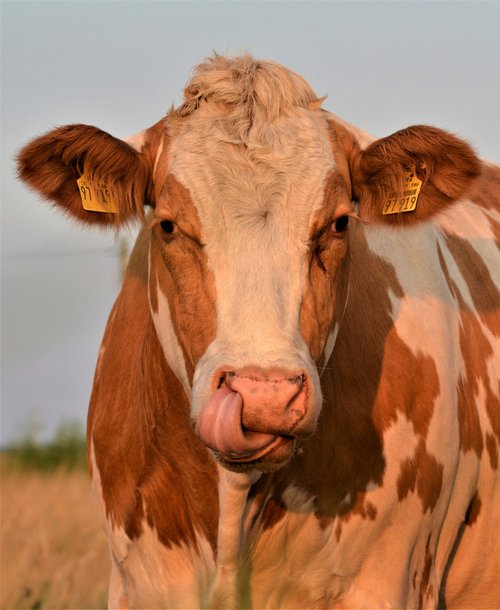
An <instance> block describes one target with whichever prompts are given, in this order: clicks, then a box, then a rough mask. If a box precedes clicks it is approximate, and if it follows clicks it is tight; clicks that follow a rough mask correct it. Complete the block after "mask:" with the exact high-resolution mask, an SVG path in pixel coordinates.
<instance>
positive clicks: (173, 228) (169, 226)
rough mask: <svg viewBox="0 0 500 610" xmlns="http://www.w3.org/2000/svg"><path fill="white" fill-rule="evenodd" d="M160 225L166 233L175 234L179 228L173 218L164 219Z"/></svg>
mask: <svg viewBox="0 0 500 610" xmlns="http://www.w3.org/2000/svg"><path fill="white" fill-rule="evenodd" d="M160 227H161V230H162V231H163V232H164V233H165V234H166V235H174V233H177V231H178V230H179V229H178V228H177V225H176V224H175V222H172V221H171V220H162V221H161V222H160Z"/></svg>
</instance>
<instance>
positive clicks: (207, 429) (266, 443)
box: [195, 368, 315, 470]
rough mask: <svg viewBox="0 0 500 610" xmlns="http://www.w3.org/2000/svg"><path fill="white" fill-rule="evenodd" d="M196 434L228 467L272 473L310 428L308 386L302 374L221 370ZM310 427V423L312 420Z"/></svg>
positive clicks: (287, 457) (276, 370)
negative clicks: (247, 468) (297, 439)
mask: <svg viewBox="0 0 500 610" xmlns="http://www.w3.org/2000/svg"><path fill="white" fill-rule="evenodd" d="M218 386H219V387H218V388H217V389H216V390H215V391H214V392H213V393H212V395H211V396H210V397H209V398H208V400H207V402H206V403H205V404H204V405H203V407H202V409H201V411H200V413H199V415H198V418H197V421H196V426H195V430H196V433H197V434H198V435H199V437H200V438H201V440H202V441H203V442H204V444H205V445H206V446H207V447H209V448H210V449H212V450H213V451H214V452H215V453H216V455H217V456H218V458H219V459H221V460H222V461H223V462H225V463H227V464H228V465H230V466H235V467H236V466H240V469H243V468H242V467H244V466H245V465H246V466H248V465H251V466H252V467H254V468H258V469H260V470H274V469H276V468H278V467H280V466H282V465H283V464H284V463H285V462H287V461H288V460H289V459H290V457H291V456H292V455H293V452H294V448H295V441H296V437H297V436H306V435H307V434H308V433H309V432H311V431H312V430H310V428H311V425H310V424H311V422H310V420H311V417H308V415H309V410H310V405H309V402H310V401H309V394H310V390H309V382H308V379H307V377H306V375H304V374H303V373H300V372H288V371H283V370H279V369H275V370H269V371H262V370H259V369H254V368H245V369H242V370H240V371H237V372H234V371H221V372H220V373H219V375H218ZM314 423H315V422H314Z"/></svg>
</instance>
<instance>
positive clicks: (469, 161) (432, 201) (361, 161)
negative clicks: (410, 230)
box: [351, 125, 481, 225]
mask: <svg viewBox="0 0 500 610" xmlns="http://www.w3.org/2000/svg"><path fill="white" fill-rule="evenodd" d="M412 168H415V170H416V173H417V176H418V178H420V180H422V183H423V184H422V188H421V191H420V195H419V197H418V201H417V207H416V209H415V210H414V211H412V212H400V213H397V214H389V215H383V213H382V211H383V209H384V206H385V205H386V204H387V202H388V201H389V199H390V198H391V197H393V196H395V195H398V194H401V193H403V191H404V184H405V177H406V175H407V174H408V171H409V170H411V169H412ZM480 168H481V163H480V161H479V159H478V157H477V156H476V154H475V153H474V151H473V150H472V148H471V147H470V146H469V145H468V144H467V143H466V142H464V141H463V140H460V139H459V138H457V137H455V136H453V135H452V134H450V133H448V132H446V131H443V130H442V129H437V128H436V127H427V126H424V125H415V126H413V127H408V128H407V129H403V130H401V131H398V132H396V133H394V134H392V135H390V136H388V137H386V138H381V139H380V140H377V141H375V142H373V143H372V144H370V145H369V146H368V148H366V149H365V150H360V151H358V154H357V155H356V156H355V158H354V159H353V162H352V165H351V172H352V180H353V192H354V197H355V198H356V199H357V200H358V201H359V204H360V216H361V217H362V218H366V219H368V220H373V221H377V222H387V223H391V224H400V225H401V224H407V223H412V222H414V221H422V220H427V219H429V218H430V217H431V216H433V215H434V214H436V213H437V212H439V211H441V210H442V209H443V208H445V207H446V206H448V205H450V204H451V203H453V202H454V201H456V200H457V199H460V198H461V197H463V196H464V195H466V194H467V192H468V191H469V190H470V188H471V185H472V183H473V181H474V180H475V178H477V177H478V176H479V174H480V171H481V170H480Z"/></svg>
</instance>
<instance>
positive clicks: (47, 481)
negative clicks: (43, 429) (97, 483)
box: [0, 451, 109, 610]
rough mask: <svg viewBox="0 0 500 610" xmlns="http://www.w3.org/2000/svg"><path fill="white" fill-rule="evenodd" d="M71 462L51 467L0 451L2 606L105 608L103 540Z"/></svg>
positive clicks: (86, 487) (81, 476)
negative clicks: (38, 464)
mask: <svg viewBox="0 0 500 610" xmlns="http://www.w3.org/2000/svg"><path fill="white" fill-rule="evenodd" d="M52 453H53V451H52ZM30 455H31V457H33V452H32V453H31V454H30ZM44 455H45V454H44ZM51 455H52V454H51ZM77 462H78V463H73V462H71V460H70V463H69V467H68V464H66V465H64V460H63V462H62V463H60V462H58V461H57V460H56V461H55V470H54V469H53V468H49V467H46V466H44V467H37V466H36V464H35V463H34V462H29V461H28V463H24V462H19V461H18V460H17V461H16V460H14V461H12V457H11V456H8V455H7V456H6V455H5V454H4V455H2V459H1V490H0V491H1V493H0V500H1V513H0V518H1V565H0V569H1V571H0V578H1V581H0V607H1V608H2V609H8V608H9V609H18V608H32V609H34V610H35V609H38V608H47V609H48V608H50V609H54V610H55V609H56V608H73V609H77V608H79V609H84V608H86V609H90V608H105V607H106V606H107V585H108V577H109V558H108V550H107V544H106V540H105V536H104V534H103V532H102V531H101V527H100V525H99V522H98V519H97V513H96V510H95V507H94V501H93V498H92V496H91V493H90V480H89V476H88V474H87V472H86V470H85V468H84V467H82V465H81V460H79V461H78V460H77Z"/></svg>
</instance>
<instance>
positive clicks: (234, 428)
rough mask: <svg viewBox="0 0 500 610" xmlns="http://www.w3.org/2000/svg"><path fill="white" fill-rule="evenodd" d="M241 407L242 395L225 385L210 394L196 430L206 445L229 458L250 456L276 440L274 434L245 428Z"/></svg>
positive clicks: (236, 458)
mask: <svg viewBox="0 0 500 610" xmlns="http://www.w3.org/2000/svg"><path fill="white" fill-rule="evenodd" d="M242 409H243V400H242V398H241V396H240V394H238V392H232V391H231V390H230V389H229V388H227V387H224V386H223V387H222V388H219V389H218V390H216V391H215V392H214V393H213V394H212V396H210V398H209V399H208V401H207V402H206V404H205V405H204V406H203V407H202V409H201V412H200V414H199V416H198V421H197V422H196V433H197V434H198V436H199V437H200V438H201V440H202V441H203V442H204V443H205V445H207V447H210V449H213V450H214V451H217V452H218V453H220V454H221V455H222V456H223V457H225V458H227V459H230V460H238V459H244V458H248V457H251V456H253V455H255V454H256V453H258V452H259V451H260V450H261V449H264V448H265V447H267V446H268V445H270V444H271V443H272V442H273V441H274V440H275V439H276V437H275V436H273V435H272V434H264V433H261V432H251V431H250V430H243V429H242V427H241V412H242Z"/></svg>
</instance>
